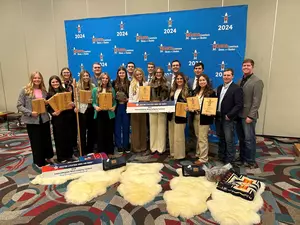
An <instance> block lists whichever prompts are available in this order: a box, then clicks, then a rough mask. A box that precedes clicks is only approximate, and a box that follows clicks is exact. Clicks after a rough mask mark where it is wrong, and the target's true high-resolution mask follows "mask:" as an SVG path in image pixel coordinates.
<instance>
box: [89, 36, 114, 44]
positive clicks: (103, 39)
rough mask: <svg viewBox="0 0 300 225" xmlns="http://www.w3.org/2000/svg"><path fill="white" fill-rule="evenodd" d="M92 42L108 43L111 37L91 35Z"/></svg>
mask: <svg viewBox="0 0 300 225" xmlns="http://www.w3.org/2000/svg"><path fill="white" fill-rule="evenodd" d="M92 42H93V44H100V45H101V44H109V43H110V42H111V39H105V38H102V37H99V38H98V37H95V36H94V35H93V37H92Z"/></svg>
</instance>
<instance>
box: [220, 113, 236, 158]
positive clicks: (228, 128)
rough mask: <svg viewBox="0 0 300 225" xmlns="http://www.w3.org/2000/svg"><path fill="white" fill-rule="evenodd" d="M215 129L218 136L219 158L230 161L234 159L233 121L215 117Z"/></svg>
mask: <svg viewBox="0 0 300 225" xmlns="http://www.w3.org/2000/svg"><path fill="white" fill-rule="evenodd" d="M216 130H217V135H218V137H219V151H218V156H219V159H220V160H222V161H224V162H225V163H231V162H233V161H234V159H235V145H234V121H232V120H225V118H217V119H216Z"/></svg>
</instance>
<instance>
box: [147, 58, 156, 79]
mask: <svg viewBox="0 0 300 225" xmlns="http://www.w3.org/2000/svg"><path fill="white" fill-rule="evenodd" d="M154 70H155V64H154V63H153V62H149V63H148V65H147V71H148V77H147V82H148V83H150V82H151V80H152V78H153V75H154Z"/></svg>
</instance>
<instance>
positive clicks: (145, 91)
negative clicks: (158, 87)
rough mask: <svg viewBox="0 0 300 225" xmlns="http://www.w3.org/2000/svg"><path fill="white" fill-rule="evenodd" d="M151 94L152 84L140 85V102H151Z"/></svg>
mask: <svg viewBox="0 0 300 225" xmlns="http://www.w3.org/2000/svg"><path fill="white" fill-rule="evenodd" d="M150 96H151V87H150V86H140V89H139V101H140V102H149V101H150Z"/></svg>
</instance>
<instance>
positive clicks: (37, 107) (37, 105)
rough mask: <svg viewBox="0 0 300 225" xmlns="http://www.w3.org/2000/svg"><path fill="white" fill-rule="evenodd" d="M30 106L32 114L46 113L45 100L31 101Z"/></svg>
mask: <svg viewBox="0 0 300 225" xmlns="http://www.w3.org/2000/svg"><path fill="white" fill-rule="evenodd" d="M31 104H32V111H33V112H37V113H38V114H41V113H45V112H46V107H45V100H44V99H43V98H38V99H33V100H32V101H31Z"/></svg>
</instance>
